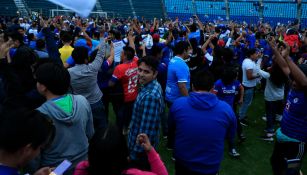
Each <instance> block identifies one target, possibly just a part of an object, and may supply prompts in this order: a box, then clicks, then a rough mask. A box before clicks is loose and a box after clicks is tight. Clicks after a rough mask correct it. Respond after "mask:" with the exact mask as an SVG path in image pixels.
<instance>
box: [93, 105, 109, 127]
mask: <svg viewBox="0 0 307 175" xmlns="http://www.w3.org/2000/svg"><path fill="white" fill-rule="evenodd" d="M91 109H92V114H93V122H94V128H95V130H96V129H98V128H106V127H107V117H106V113H105V109H104V105H103V102H102V100H99V101H98V102H96V103H94V104H91Z"/></svg>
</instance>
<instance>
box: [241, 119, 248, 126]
mask: <svg viewBox="0 0 307 175" xmlns="http://www.w3.org/2000/svg"><path fill="white" fill-rule="evenodd" d="M240 124H241V125H242V126H248V123H247V121H246V120H245V119H241V120H240Z"/></svg>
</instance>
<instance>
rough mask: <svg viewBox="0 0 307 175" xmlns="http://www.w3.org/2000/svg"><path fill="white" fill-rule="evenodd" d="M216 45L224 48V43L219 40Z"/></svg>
mask: <svg viewBox="0 0 307 175" xmlns="http://www.w3.org/2000/svg"><path fill="white" fill-rule="evenodd" d="M217 45H219V46H220V47H224V46H225V41H224V40H221V39H220V40H218V42H217Z"/></svg>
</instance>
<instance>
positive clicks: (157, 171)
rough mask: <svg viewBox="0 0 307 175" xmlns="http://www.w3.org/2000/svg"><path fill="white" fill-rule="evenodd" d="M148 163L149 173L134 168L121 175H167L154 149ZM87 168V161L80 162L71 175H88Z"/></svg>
mask: <svg viewBox="0 0 307 175" xmlns="http://www.w3.org/2000/svg"><path fill="white" fill-rule="evenodd" d="M147 156H148V161H149V164H150V167H151V172H148V171H142V170H139V169H136V168H130V169H128V170H125V171H123V174H129V175H168V172H167V170H166V167H165V165H164V164H163V162H162V160H161V158H160V156H159V154H158V153H157V152H156V150H155V149H154V148H152V149H151V150H150V151H149V152H148V153H147ZM88 167H89V162H88V161H87V160H85V161H82V162H80V163H79V164H78V165H77V166H76V168H75V172H74V174H73V175H89V174H88V171H87V168H88Z"/></svg>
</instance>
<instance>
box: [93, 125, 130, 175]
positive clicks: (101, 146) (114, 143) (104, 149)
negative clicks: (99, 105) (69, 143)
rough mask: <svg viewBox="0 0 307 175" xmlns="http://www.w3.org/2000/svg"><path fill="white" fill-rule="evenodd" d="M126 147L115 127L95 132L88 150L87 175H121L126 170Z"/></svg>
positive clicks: (122, 136)
mask: <svg viewBox="0 0 307 175" xmlns="http://www.w3.org/2000/svg"><path fill="white" fill-rule="evenodd" d="M127 157H128V147H127V143H126V140H125V137H124V135H123V134H122V133H121V132H120V130H119V129H118V128H117V127H115V126H112V125H111V126H108V127H107V128H106V129H101V130H97V131H96V132H95V135H94V136H93V138H92V139H91V141H90V145H89V150H88V160H89V165H90V166H89V169H88V170H89V174H90V175H101V174H112V175H121V174H122V171H123V170H125V169H126V168H127V164H128V161H127Z"/></svg>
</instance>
